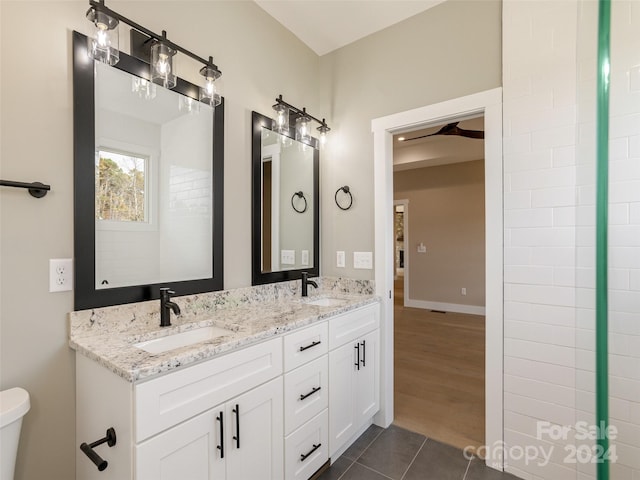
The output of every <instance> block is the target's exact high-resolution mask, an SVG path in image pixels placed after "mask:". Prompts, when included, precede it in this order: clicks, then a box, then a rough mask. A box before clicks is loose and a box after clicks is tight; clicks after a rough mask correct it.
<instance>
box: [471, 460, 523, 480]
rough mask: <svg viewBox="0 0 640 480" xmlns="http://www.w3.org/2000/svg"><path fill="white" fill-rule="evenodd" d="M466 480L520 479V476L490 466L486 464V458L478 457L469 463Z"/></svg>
mask: <svg viewBox="0 0 640 480" xmlns="http://www.w3.org/2000/svg"><path fill="white" fill-rule="evenodd" d="M464 480H518V477H514V476H513V475H511V474H510V473H503V472H499V471H498V470H494V469H493V468H489V467H487V466H486V465H485V463H484V460H480V459H479V458H477V457H476V458H474V459H473V460H471V465H469V470H468V471H467V476H466V477H464Z"/></svg>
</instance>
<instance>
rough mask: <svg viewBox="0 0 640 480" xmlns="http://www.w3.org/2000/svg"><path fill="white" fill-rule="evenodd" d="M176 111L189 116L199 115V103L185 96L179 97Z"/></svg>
mask: <svg viewBox="0 0 640 480" xmlns="http://www.w3.org/2000/svg"><path fill="white" fill-rule="evenodd" d="M178 110H180V111H181V112H185V113H189V114H196V113H200V102H198V101H197V100H196V99H194V98H191V97H187V96H186V95H180V97H179V99H178Z"/></svg>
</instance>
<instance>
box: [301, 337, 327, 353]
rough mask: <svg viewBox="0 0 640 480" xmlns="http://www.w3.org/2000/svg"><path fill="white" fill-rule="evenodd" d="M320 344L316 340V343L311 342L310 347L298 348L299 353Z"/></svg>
mask: <svg viewBox="0 0 640 480" xmlns="http://www.w3.org/2000/svg"><path fill="white" fill-rule="evenodd" d="M321 343H322V342H321V341H320V340H318V341H317V342H313V343H311V344H310V345H307V346H306V347H300V351H301V352H304V351H305V350H308V349H310V348H312V347H315V346H316V345H320V344H321Z"/></svg>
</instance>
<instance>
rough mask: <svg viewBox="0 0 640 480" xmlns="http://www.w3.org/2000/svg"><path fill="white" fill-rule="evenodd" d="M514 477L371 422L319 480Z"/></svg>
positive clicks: (450, 449) (494, 479)
mask: <svg viewBox="0 0 640 480" xmlns="http://www.w3.org/2000/svg"><path fill="white" fill-rule="evenodd" d="M389 479H391V480H515V479H517V477H514V476H513V475H510V474H507V473H501V472H498V471H496V470H493V469H491V468H488V467H486V466H485V464H484V462H483V461H482V460H479V459H477V458H474V459H472V460H467V459H466V458H465V457H464V455H463V454H462V451H461V450H458V449H457V448H454V447H450V446H449V445H445V444H443V443H439V442H436V441H435V440H431V439H428V438H427V437H425V436H424V435H420V434H419V433H414V432H410V431H409V430H405V429H403V428H400V427H396V426H395V425H391V426H390V427H389V428H387V429H383V428H381V427H378V426H376V425H372V426H371V427H369V429H368V430H367V431H366V432H364V433H363V434H362V435H361V436H360V438H359V439H358V440H356V441H355V442H354V444H353V445H351V447H349V449H348V450H347V451H346V452H344V453H343V454H342V456H341V457H340V458H338V459H337V460H336V461H335V463H334V464H333V465H331V467H330V468H329V469H328V470H327V471H325V472H324V473H323V474H322V475H321V476H320V477H319V479H318V480H389Z"/></svg>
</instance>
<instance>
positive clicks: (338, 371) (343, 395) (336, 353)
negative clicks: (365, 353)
mask: <svg viewBox="0 0 640 480" xmlns="http://www.w3.org/2000/svg"><path fill="white" fill-rule="evenodd" d="M355 346H356V343H355V342H348V343H347V344H346V345H343V346H342V347H340V348H336V349H335V350H332V351H331V352H329V456H330V457H332V456H333V455H334V454H335V453H336V451H337V450H338V449H339V448H340V447H341V446H342V445H343V444H344V443H345V442H346V441H347V440H349V439H350V438H351V437H352V436H353V434H354V433H355V430H356V420H355V411H356V409H355V401H356V393H357V391H356V380H355V375H356V374H357V370H356V366H355V362H356V349H355Z"/></svg>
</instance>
